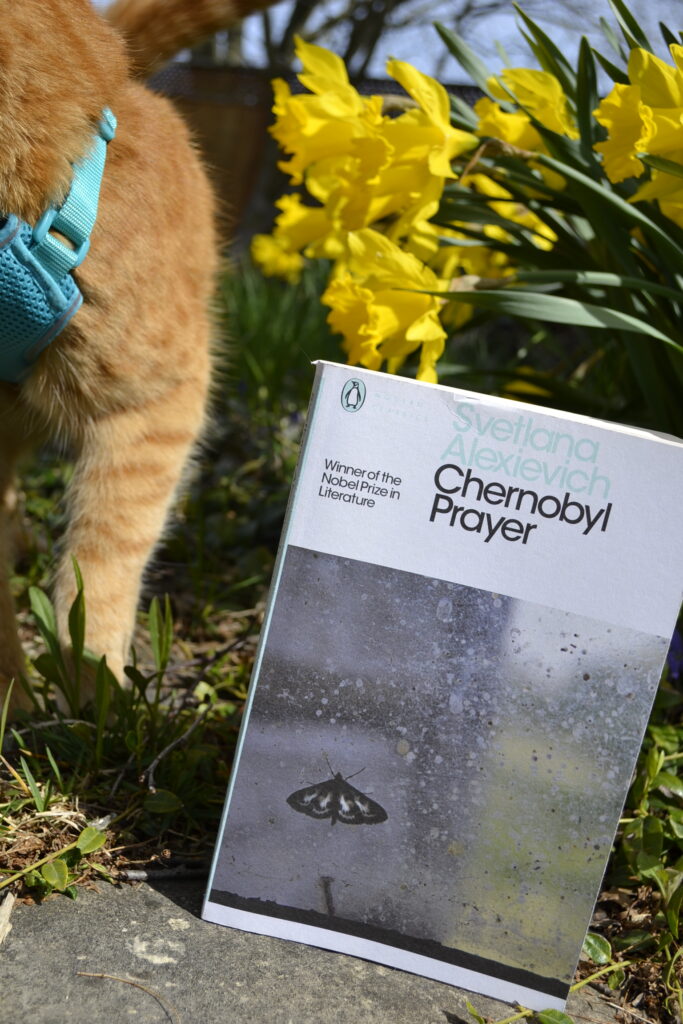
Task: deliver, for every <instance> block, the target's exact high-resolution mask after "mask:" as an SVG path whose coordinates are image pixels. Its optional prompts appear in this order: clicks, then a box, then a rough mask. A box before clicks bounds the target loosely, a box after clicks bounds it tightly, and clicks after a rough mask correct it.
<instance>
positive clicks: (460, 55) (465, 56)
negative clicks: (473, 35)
mask: <svg viewBox="0 0 683 1024" xmlns="http://www.w3.org/2000/svg"><path fill="white" fill-rule="evenodd" d="M434 28H435V29H436V31H437V32H438V33H439V35H440V36H441V38H442V39H443V41H444V43H445V44H446V46H447V47H448V49H449V51H450V52H451V53H452V54H453V56H454V57H455V59H456V60H457V62H458V64H460V67H461V68H462V69H463V71H465V72H466V73H467V74H468V75H469V76H470V78H471V79H472V81H473V82H474V83H475V85H478V86H479V88H480V89H481V91H482V92H484V93H486V95H487V96H490V95H491V93H490V92H489V88H488V80H489V78H491V75H492V72H491V71H489V69H488V68H487V66H486V65H485V64H484V62H483V61H482V60H480V59H479V57H478V56H477V55H476V53H475V52H474V50H472V49H471V48H470V47H469V46H468V45H467V43H466V42H465V41H464V39H461V38H460V36H459V35H456V33H455V32H453V31H452V30H451V29H450V28H446V26H445V25H442V24H441V23H440V22H438V21H437V22H435V23H434Z"/></svg>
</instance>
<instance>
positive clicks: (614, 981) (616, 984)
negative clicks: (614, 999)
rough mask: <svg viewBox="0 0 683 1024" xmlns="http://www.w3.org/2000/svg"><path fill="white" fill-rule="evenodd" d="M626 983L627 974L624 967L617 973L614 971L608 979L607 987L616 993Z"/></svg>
mask: <svg viewBox="0 0 683 1024" xmlns="http://www.w3.org/2000/svg"><path fill="white" fill-rule="evenodd" d="M625 981H626V972H625V971H624V968H623V967H619V968H618V969H617V970H616V971H612V972H611V974H610V975H609V976H608V978H607V987H608V988H610V989H611V990H612V991H613V992H616V990H617V989H618V988H621V986H622V985H623V984H624V982H625Z"/></svg>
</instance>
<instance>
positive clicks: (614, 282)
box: [508, 270, 683, 749]
mask: <svg viewBox="0 0 683 1024" xmlns="http://www.w3.org/2000/svg"><path fill="white" fill-rule="evenodd" d="M508 280H509V281H510V282H514V281H520V282H522V283H525V284H550V283H554V282H556V283H558V284H576V285H585V286H586V287H588V288H594V287H598V288H625V289H626V290H627V291H638V292H649V293H651V294H653V295H664V296H665V297H666V298H668V299H671V300H672V301H674V302H677V303H681V304H683V294H682V293H681V292H680V291H677V290H676V289H675V288H669V287H668V286H667V285H665V284H660V283H659V281H650V280H649V279H648V278H646V277H628V276H627V275H625V274H613V273H611V272H609V271H604V270H518V271H517V272H516V273H515V275H514V277H512V278H509V279H508ZM653 735H654V734H653ZM676 749H677V747H676Z"/></svg>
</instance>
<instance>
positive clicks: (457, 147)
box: [386, 60, 477, 178]
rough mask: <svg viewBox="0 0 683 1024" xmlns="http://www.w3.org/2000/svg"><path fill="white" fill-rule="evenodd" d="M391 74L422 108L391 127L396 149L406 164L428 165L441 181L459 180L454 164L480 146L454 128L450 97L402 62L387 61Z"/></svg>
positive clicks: (389, 133) (391, 140)
mask: <svg viewBox="0 0 683 1024" xmlns="http://www.w3.org/2000/svg"><path fill="white" fill-rule="evenodd" d="M387 72H388V74H389V75H391V77H392V78H393V79H395V80H396V81H397V82H398V83H399V85H402V86H403V88H404V89H405V91H406V92H407V93H408V95H409V96H411V97H412V98H413V99H414V100H415V102H416V103H417V104H418V109H416V110H409V111H406V113H404V114H402V115H401V116H400V117H398V118H396V119H395V120H393V121H389V123H388V124H387V126H386V134H387V138H388V139H389V141H390V142H391V143H392V145H393V146H394V149H395V150H396V151H397V152H398V153H400V154H401V159H402V160H403V161H415V162H418V161H426V163H427V165H428V167H429V170H430V172H431V174H433V175H434V176H435V177H437V178H453V177H455V175H454V173H453V170H452V167H451V162H452V161H453V160H454V159H455V157H456V156H460V155H461V154H462V153H466V152H467V151H468V150H471V149H473V148H474V147H475V146H476V144H477V138H476V136H475V135H472V134H471V133H470V132H464V131H461V130H460V129H459V128H454V127H453V126H452V125H451V118H450V101H449V99H448V93H447V92H446V90H445V89H444V87H443V86H442V85H440V84H439V83H438V82H437V81H435V80H434V79H433V78H430V76H429V75H425V74H423V73H422V72H421V71H418V70H417V69H416V68H414V67H412V65H410V64H406V63H405V62H404V61H400V60H390V61H387Z"/></svg>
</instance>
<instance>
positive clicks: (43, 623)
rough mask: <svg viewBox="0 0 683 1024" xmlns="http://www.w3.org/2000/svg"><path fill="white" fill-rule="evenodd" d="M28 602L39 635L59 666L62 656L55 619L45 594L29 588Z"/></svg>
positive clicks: (50, 603) (36, 588)
mask: <svg viewBox="0 0 683 1024" xmlns="http://www.w3.org/2000/svg"><path fill="white" fill-rule="evenodd" d="M28 595H29V600H30V602H31V611H32V612H33V615H34V618H35V620H36V622H37V624H38V629H39V630H40V635H41V636H42V638H43V640H44V641H45V643H46V644H47V646H48V647H49V649H50V651H51V653H52V655H53V657H54V658H55V660H56V661H57V664H61V660H62V656H61V651H60V649H59V642H58V640H57V617H56V615H55V610H54V608H53V606H52V602H51V601H50V599H49V597H48V596H47V594H44V593H43V591H42V590H39V589H38V587H29V590H28Z"/></svg>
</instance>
